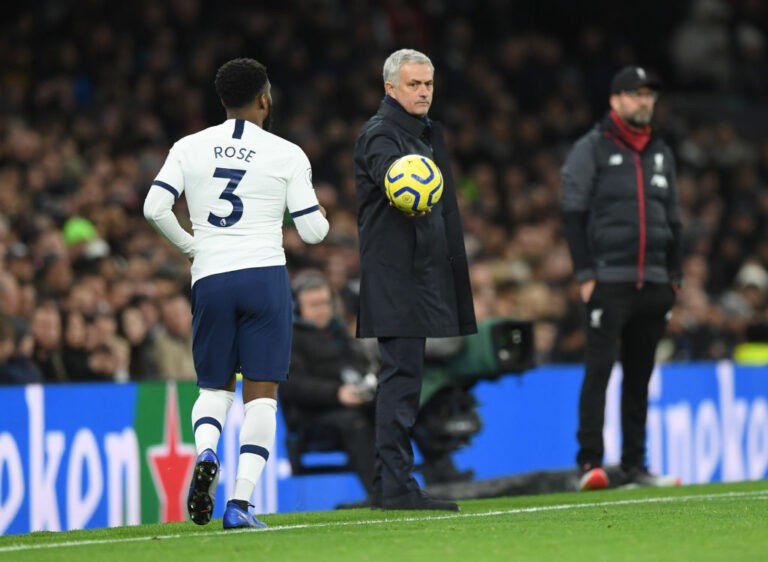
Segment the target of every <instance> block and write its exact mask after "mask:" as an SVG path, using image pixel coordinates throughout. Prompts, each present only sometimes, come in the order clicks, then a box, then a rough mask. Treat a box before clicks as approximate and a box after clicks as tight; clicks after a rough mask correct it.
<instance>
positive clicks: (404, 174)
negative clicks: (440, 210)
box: [384, 154, 443, 213]
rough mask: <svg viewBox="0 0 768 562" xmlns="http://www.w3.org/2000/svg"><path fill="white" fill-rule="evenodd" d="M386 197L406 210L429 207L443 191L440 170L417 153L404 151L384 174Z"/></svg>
mask: <svg viewBox="0 0 768 562" xmlns="http://www.w3.org/2000/svg"><path fill="white" fill-rule="evenodd" d="M384 187H385V188H386V191H387V197H388V198H389V200H390V201H391V202H392V204H393V205H394V206H395V207H396V208H398V209H400V210H401V211H404V212H406V213H420V212H422V211H428V210H429V209H431V208H432V207H433V206H434V205H435V204H436V203H437V202H438V201H440V197H441V196H442V195H443V174H441V173H440V168H438V167H437V165H436V164H435V163H434V162H433V161H432V160H430V159H429V158H427V157H426V156H422V155H421V154H408V155H406V156H402V157H401V158H398V159H397V160H395V161H394V162H393V163H392V165H391V166H390V167H389V170H387V175H386V177H385V178H384Z"/></svg>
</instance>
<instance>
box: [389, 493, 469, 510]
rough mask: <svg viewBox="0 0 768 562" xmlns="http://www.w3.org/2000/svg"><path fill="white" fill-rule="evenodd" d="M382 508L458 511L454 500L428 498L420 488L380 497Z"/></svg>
mask: <svg viewBox="0 0 768 562" xmlns="http://www.w3.org/2000/svg"><path fill="white" fill-rule="evenodd" d="M381 508H382V509H385V510H387V509H433V510H442V511H459V506H458V504H455V503H454V502H449V501H444V500H435V499H432V498H430V497H429V496H428V495H427V494H425V493H424V491H422V490H414V491H413V492H407V493H405V494H402V495H399V496H391V497H388V498H382V500H381Z"/></svg>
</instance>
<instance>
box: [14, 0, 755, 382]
mask: <svg viewBox="0 0 768 562" xmlns="http://www.w3.org/2000/svg"><path fill="white" fill-rule="evenodd" d="M530 4H534V3H531V2H526V1H515V0H509V1H503V0H456V1H448V0H426V1H423V2H415V1H407V0H379V1H355V2H345V1H341V0H282V1H280V2H260V1H251V2H245V1H242V2H225V1H214V0H168V1H160V0H151V1H148V0H137V1H135V2H125V3H123V2H107V1H106V0H79V1H75V0H72V1H66V0H35V1H26V2H14V1H10V2H9V1H6V2H4V3H3V7H2V8H1V9H0V10H1V11H2V18H1V19H2V24H0V26H1V27H2V31H1V32H0V309H1V310H2V315H1V316H0V350H1V352H0V364H2V365H4V368H3V369H2V374H0V382H4V383H23V382H38V381H45V382H65V381H81V380H110V381H124V380H147V379H179V380H194V369H193V366H192V363H191V355H190V351H189V350H190V349H191V347H190V346H191V326H190V322H191V315H190V312H189V305H188V295H189V284H190V278H189V272H188V263H187V260H186V258H184V257H183V256H182V255H181V254H179V253H178V252H176V251H175V250H174V249H173V248H172V247H171V246H170V245H169V244H168V243H166V242H165V241H164V240H163V239H161V237H160V236H158V235H157V234H156V233H155V232H154V231H153V230H152V229H151V228H150V227H149V226H148V224H147V223H146V221H145V219H144V218H143V215H142V203H143V199H144V196H145V194H146V192H147V190H148V188H149V186H150V183H151V181H152V180H153V178H154V176H155V174H156V173H157V171H158V170H159V168H160V166H161V165H162V163H163V161H164V158H165V156H166V154H167V151H168V149H169V148H170V146H171V145H172V144H173V142H175V141H176V140H177V139H178V138H179V137H181V136H183V135H186V134H189V133H192V132H195V131H197V130H199V129H201V128H204V127H207V126H210V125H213V124H216V123H219V122H221V121H223V120H224V119H225V115H224V111H223V108H222V107H221V106H220V104H219V101H218V99H217V97H216V94H215V92H214V88H213V77H214V74H215V71H216V69H217V68H218V66H219V65H220V64H222V63H223V62H225V61H226V60H229V59H230V58H234V57H239V56H248V57H253V58H256V59H258V60H260V61H261V62H263V63H265V64H266V65H267V68H268V72H269V75H270V79H271V82H272V87H273V97H274V103H275V116H276V120H275V126H274V129H273V130H274V132H276V133H277V134H279V135H281V136H283V137H285V138H287V139H289V140H291V141H293V142H295V143H297V144H299V145H300V146H301V147H302V148H303V149H304V151H305V152H306V153H307V155H308V156H309V158H310V161H311V162H312V165H313V171H314V180H315V184H316V188H317V193H318V197H319V199H320V201H321V203H322V204H323V205H324V206H325V207H326V208H327V209H328V216H329V219H330V222H331V226H332V229H331V232H330V234H329V236H328V239H327V240H328V241H327V242H326V243H324V244H320V245H318V246H315V247H309V246H305V245H303V244H302V243H301V242H300V240H299V238H298V235H297V234H296V232H295V230H294V229H293V227H292V226H291V224H290V223H289V222H287V223H286V229H285V247H286V251H287V255H288V265H289V267H290V269H291V273H292V274H294V275H295V274H296V273H298V272H299V271H301V270H303V269H306V268H314V269H320V270H322V271H324V272H325V273H326V274H327V275H328V276H329V278H330V280H331V283H332V285H333V288H334V290H335V292H336V295H337V307H338V313H339V315H341V316H343V317H344V318H346V319H347V320H348V321H349V325H350V329H353V322H354V316H355V306H356V286H357V278H358V275H359V271H358V259H357V232H356V219H355V208H354V205H355V195H354V191H355V190H354V179H353V174H352V172H353V164H352V148H353V144H354V142H355V138H356V136H357V132H358V130H359V128H360V126H361V125H362V123H363V122H364V121H365V120H367V119H368V117H370V115H371V114H373V113H374V112H375V111H376V109H377V107H378V104H379V102H380V100H381V98H382V96H383V85H382V78H381V68H382V64H383V61H384V59H385V58H386V56H387V55H389V54H390V53H391V52H392V51H394V50H396V49H399V48H403V47H410V48H415V49H418V50H421V51H423V52H425V53H426V54H428V55H429V56H430V57H431V58H432V61H433V62H434V65H435V68H436V73H435V79H436V87H435V103H434V105H433V109H432V111H431V116H432V117H433V118H435V119H438V120H440V121H443V122H444V123H445V124H446V129H447V132H448V135H449V136H448V142H449V148H450V152H451V154H452V157H453V165H454V167H455V169H454V175H455V177H456V180H457V183H458V188H459V192H460V193H459V196H460V204H461V206H462V208H463V220H464V227H465V230H466V245H467V251H468V254H469V257H470V263H471V276H472V283H473V290H474V293H475V304H476V311H477V314H478V317H479V319H483V318H488V317H491V316H511V317H515V318H520V319H527V320H531V321H533V322H534V328H535V335H536V338H535V341H536V359H537V361H538V362H539V363H543V364H547V363H572V362H578V361H580V360H581V357H582V351H583V334H582V331H581V317H580V315H581V308H580V305H579V303H578V290H577V286H576V285H575V284H574V282H573V280H572V278H571V265H570V259H569V255H568V251H567V247H566V244H565V241H564V237H563V233H562V224H561V217H560V210H559V200H560V193H559V189H560V166H561V164H562V161H563V158H564V156H565V154H566V153H567V151H568V150H569V148H570V147H571V145H572V143H573V141H574V140H575V139H576V138H578V137H579V136H580V135H582V134H583V133H584V132H586V131H587V130H588V129H589V128H590V127H591V126H592V125H593V124H594V123H596V122H597V121H598V120H599V119H600V118H601V117H602V114H603V113H604V112H605V111H606V109H607V104H608V85H609V82H610V78H611V76H612V75H613V74H614V73H615V72H616V71H617V70H618V69H619V68H621V67H622V66H624V65H626V64H639V65H642V66H644V67H645V68H646V69H648V70H651V71H653V72H655V73H657V74H658V75H659V76H660V77H661V79H662V80H663V83H664V90H663V93H662V96H661V98H660V100H659V104H658V106H657V111H656V116H655V120H654V123H655V124H654V128H655V130H656V131H657V132H658V133H660V134H661V135H663V136H664V138H665V139H666V140H667V141H668V142H669V143H670V145H671V146H672V147H673V150H674V151H675V154H676V156H677V166H678V173H679V186H680V194H681V199H682V203H683V209H684V225H685V262H684V264H685V265H684V268H685V279H684V288H683V291H682V293H681V295H680V298H679V299H678V304H677V306H676V308H675V310H674V312H673V316H672V320H671V322H670V324H669V329H668V333H667V336H666V338H665V340H664V342H663V344H662V345H661V346H660V349H659V356H660V359H662V360H674V361H691V360H699V359H702V360H703V359H716V358H727V357H734V356H735V357H737V358H738V357H739V355H740V354H741V356H742V357H743V358H744V359H745V360H750V359H754V357H755V356H756V355H760V352H759V350H761V349H764V346H765V345H768V314H767V313H766V311H767V310H768V309H767V308H766V291H768V272H767V271H766V268H768V135H767V134H766V132H768V58H767V56H768V53H767V49H768V44H766V41H768V6H766V3H765V2H763V1H761V0H687V1H682V0H681V1H674V2H670V1H666V2H662V1H658V0H645V1H641V2H633V3H630V4H628V5H625V4H621V3H619V2H615V1H612V2H607V1H602V0H599V1H586V0H572V1H568V2H566V1H562V2H559V1H554V0H539V1H537V2H535V6H531V5H530ZM175 210H176V211H177V213H178V215H179V217H180V219H181V220H182V224H184V225H186V226H189V225H188V219H187V218H186V217H187V214H186V208H185V205H184V199H183V198H182V199H181V200H180V201H179V202H178V203H177V205H176V207H175ZM755 350H758V351H755ZM750 354H752V355H750ZM755 354H756V355H755Z"/></svg>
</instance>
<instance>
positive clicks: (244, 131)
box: [144, 119, 329, 283]
mask: <svg viewBox="0 0 768 562" xmlns="http://www.w3.org/2000/svg"><path fill="white" fill-rule="evenodd" d="M182 193H184V194H185V195H186V199H187V205H188V207H189V215H190V220H191V222H192V230H193V233H194V236H192V235H190V234H189V233H188V232H187V231H185V230H184V229H183V228H182V227H181V225H180V224H179V222H178V220H177V219H176V216H175V215H174V214H173V212H172V210H171V207H172V206H173V203H174V202H175V201H176V199H178V198H179V196H180V195H181V194H182ZM286 208H287V209H288V211H289V212H290V214H291V216H292V217H293V218H294V221H295V224H296V227H297V230H298V231H299V235H300V236H301V238H302V240H304V241H305V242H307V243H310V244H316V243H318V242H320V241H322V239H323V238H324V237H325V235H326V234H327V233H328V228H329V225H328V221H327V220H326V219H325V217H324V216H323V215H322V213H321V212H320V206H319V204H318V201H317V196H316V195H315V191H314V189H313V187H312V168H311V166H310V163H309V159H308V158H307V156H306V154H304V151H302V150H301V148H299V147H298V146H297V145H295V144H293V143H291V142H289V141H287V140H285V139H282V138H280V137H278V136H276V135H273V134H271V133H269V132H267V131H265V130H263V129H262V128H261V127H259V126H258V125H256V124H254V123H251V122H249V121H245V120H243V119H229V120H227V121H225V122H224V123H222V124H220V125H216V126H213V127H209V128H208V129H204V130H202V131H200V132H198V133H195V134H192V135H189V136H186V137H184V138H182V139H180V140H179V141H178V142H176V143H175V144H174V145H173V147H172V148H171V150H170V151H169V153H168V157H167V159H166V161H165V163H164V164H163V167H162V168H161V169H160V172H159V173H158V174H157V177H156V178H155V181H154V182H152V187H151V188H150V190H149V193H148V194H147V198H146V200H145V202H144V215H145V216H146V218H147V220H148V221H149V222H150V223H151V224H152V225H153V226H154V227H155V228H156V229H157V230H158V231H159V232H160V233H161V234H162V235H163V236H165V237H166V238H167V239H168V240H170V241H171V242H172V243H173V244H174V245H175V246H176V247H177V248H179V250H181V251H182V252H183V253H184V254H186V255H187V256H189V257H190V258H194V261H193V263H192V271H191V272H192V282H193V283H194V282H195V281H197V280H198V279H200V278H202V277H206V276H208V275H213V274H216V273H224V272H227V271H235V270H239V269H246V268H251V267H267V266H273V265H284V264H285V251H284V250H283V229H282V227H283V218H284V214H285V210H286Z"/></svg>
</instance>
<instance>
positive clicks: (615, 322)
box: [576, 282, 675, 470]
mask: <svg viewBox="0 0 768 562" xmlns="http://www.w3.org/2000/svg"><path fill="white" fill-rule="evenodd" d="M674 302H675V292H674V289H673V288H672V286H671V285H669V284H659V283H645V284H644V285H643V287H642V288H639V289H638V288H637V285H636V284H635V283H602V282H598V283H597V284H596V285H595V289H594V291H593V293H592V297H591V298H590V300H589V302H588V303H587V305H586V313H587V314H586V332H587V344H586V353H585V358H584V381H583V383H582V387H581V396H580V398H579V430H578V434H577V437H578V441H579V452H578V454H577V456H576V462H577V463H578V465H579V466H580V467H584V466H585V465H590V466H600V465H602V462H603V454H604V445H603V425H604V422H605V395H606V389H607V387H608V380H609V379H610V376H611V370H612V368H613V365H614V363H615V362H616V360H617V359H618V360H619V361H621V366H622V370H623V373H624V378H623V383H622V388H621V429H622V451H621V466H622V468H623V469H625V470H631V469H635V468H641V467H644V466H645V434H646V432H645V423H646V418H647V415H648V382H649V381H650V378H651V374H652V372H653V367H654V362H655V356H656V346H657V345H658V343H659V340H660V339H661V338H662V336H663V335H664V330H665V327H666V323H667V313H668V312H669V310H670V309H671V308H672V305H673V304H674Z"/></svg>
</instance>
